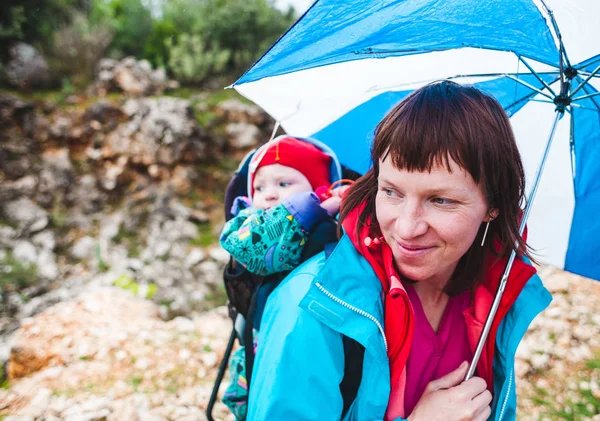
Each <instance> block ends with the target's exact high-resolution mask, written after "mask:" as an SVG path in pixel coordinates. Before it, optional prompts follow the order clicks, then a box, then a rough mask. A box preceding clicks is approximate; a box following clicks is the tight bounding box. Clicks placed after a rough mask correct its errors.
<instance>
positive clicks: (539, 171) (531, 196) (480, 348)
mask: <svg viewBox="0 0 600 421" xmlns="http://www.w3.org/2000/svg"><path fill="white" fill-rule="evenodd" d="M563 114H564V109H562V110H561V109H559V108H557V110H556V117H555V118H554V123H553V124H552V130H551V131H550V136H549V137H548V142H547V143H546V149H545V151H544V156H543V157H542V161H541V162H540V165H539V166H538V169H537V173H536V175H535V181H534V184H533V188H532V189H531V192H530V193H529V197H528V198H527V203H526V205H525V210H524V213H523V218H522V219H521V225H520V227H519V235H523V231H524V229H525V224H526V222H527V218H528V217H529V212H530V210H531V205H532V204H533V199H534V198H535V194H536V193H537V189H538V186H539V184H540V179H541V177H542V172H543V171H544V167H545V165H546V161H547V159H548V153H549V152H550V147H551V145H552V140H553V139H554V134H555V133H556V127H557V125H558V121H559V120H560V119H561V118H562V116H563ZM515 246H516V245H515ZM515 257H516V251H515V250H513V251H512V252H511V254H510V257H509V259H508V263H507V264H506V269H505V270H504V274H503V275H502V278H501V281H500V285H499V286H498V292H496V297H495V298H494V302H493V303H492V308H491V309H490V312H489V313H488V316H487V319H486V320H485V325H484V326H483V331H482V332H481V336H480V337H479V341H478V342H477V348H476V349H475V354H474V355H473V360H472V361H471V364H470V366H469V370H468V371H467V375H466V376H465V381H466V380H469V379H470V378H471V377H473V375H474V374H475V370H476V369H477V363H478V362H479V358H480V357H481V353H482V351H483V346H484V344H485V342H486V340H487V337H488V335H489V333H490V328H491V327H492V322H493V321H494V317H495V316H496V312H497V311H498V307H499V306H500V300H501V298H502V294H503V293H504V289H505V288H506V281H507V280H508V274H509V273H510V269H511V268H512V265H513V262H514V261H515Z"/></svg>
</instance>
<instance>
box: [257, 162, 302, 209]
mask: <svg viewBox="0 0 600 421" xmlns="http://www.w3.org/2000/svg"><path fill="white" fill-rule="evenodd" d="M253 187H254V196H253V197H252V206H253V207H255V208H257V209H269V208H271V207H273V206H276V205H278V204H280V203H281V202H283V201H284V200H285V199H286V198H287V197H288V196H290V195H291V194H294V193H299V192H303V191H312V187H311V185H310V182H309V181H308V179H307V178H306V177H305V176H304V174H302V173H301V172H300V171H298V170H296V169H294V168H292V167H286V166H284V165H280V164H273V165H267V166H266V167H260V168H259V169H258V171H256V175H255V176H254V185H253Z"/></svg>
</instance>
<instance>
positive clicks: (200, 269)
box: [196, 260, 223, 285]
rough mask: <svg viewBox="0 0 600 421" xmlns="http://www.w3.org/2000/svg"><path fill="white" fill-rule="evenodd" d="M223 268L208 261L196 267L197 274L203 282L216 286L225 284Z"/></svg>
mask: <svg viewBox="0 0 600 421" xmlns="http://www.w3.org/2000/svg"><path fill="white" fill-rule="evenodd" d="M222 267H223V266H222V265H219V264H218V263H216V262H214V261H212V260H207V261H205V262H202V263H200V264H199V265H198V266H196V273H198V278H200V279H201V280H202V281H203V282H206V283H209V284H212V285H216V284H220V283H222V282H223V274H222Z"/></svg>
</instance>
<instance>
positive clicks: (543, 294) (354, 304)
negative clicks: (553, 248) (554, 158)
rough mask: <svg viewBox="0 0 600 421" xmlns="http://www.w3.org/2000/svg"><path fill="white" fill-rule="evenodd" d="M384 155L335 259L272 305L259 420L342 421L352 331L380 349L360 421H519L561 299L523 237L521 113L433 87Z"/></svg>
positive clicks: (255, 389)
mask: <svg viewBox="0 0 600 421" xmlns="http://www.w3.org/2000/svg"><path fill="white" fill-rule="evenodd" d="M372 160H373V168H371V169H370V170H369V172H367V174H365V175H364V176H363V177H362V178H361V179H359V180H358V181H357V182H356V183H355V184H354V185H353V186H352V187H351V189H350V190H349V191H348V193H347V195H346V197H345V199H344V202H343V206H342V213H341V217H340V219H341V220H342V224H343V228H344V235H343V237H342V238H341V240H340V242H339V244H338V245H337V247H336V248H335V250H334V251H333V252H332V253H331V255H330V256H328V257H327V256H325V255H319V256H317V257H315V258H314V259H312V260H310V261H308V262H306V263H305V264H303V265H302V266H300V267H299V268H298V269H296V270H295V271H294V272H292V274H290V275H289V276H288V277H287V278H286V279H285V280H284V281H283V282H282V284H281V285H280V286H279V287H278V288H277V289H276V290H275V291H274V292H273V293H272V295H271V296H270V298H269V301H268V302H267V305H266V307H265V312H264V315H263V319H262V324H261V337H260V340H259V345H258V353H257V359H256V362H255V366H254V371H253V384H252V387H251V391H250V400H249V402H250V403H249V416H248V419H250V420H339V419H341V417H342V405H343V402H342V397H341V394H340V389H339V384H340V381H341V380H342V377H343V375H344V350H343V345H342V341H343V337H344V336H347V337H350V338H352V339H354V340H356V341H358V342H359V343H360V344H362V345H363V346H364V347H365V354H364V361H363V370H362V378H361V382H360V387H359V389H358V393H357V395H356V399H355V400H354V402H353V404H352V406H351V408H350V410H349V412H348V413H347V414H346V416H345V419H349V420H361V421H362V420H404V419H408V420H411V421H418V420H427V421H433V420H444V421H453V420H486V419H488V418H489V419H493V420H501V419H502V420H511V419H515V417H516V416H515V411H516V394H515V383H514V355H515V352H516V348H517V345H518V343H519V341H520V340H521V338H522V336H523V334H524V332H525V330H526V329H527V326H528V325H529V323H530V322H531V321H532V320H533V318H534V317H535V316H536V315H537V314H538V313H539V312H540V311H542V310H543V309H544V308H545V307H546V306H547V305H548V304H549V302H550V295H549V293H548V292H547V291H546V290H545V289H544V288H543V286H542V284H541V282H540V279H539V278H538V276H537V275H535V269H534V268H533V267H532V266H531V265H530V264H529V260H528V259H527V256H528V250H527V246H526V244H525V241H524V240H523V239H521V237H520V236H519V218H520V215H521V209H520V204H521V203H522V202H523V189H524V172H523V167H522V164H521V158H520V156H519V152H518V149H517V146H516V143H515V140H514V135H513V133H512V130H511V127H510V122H509V120H508V117H507V116H506V114H505V113H504V111H503V109H502V107H501V106H500V105H499V104H498V103H497V102H496V101H495V100H494V99H493V98H491V97H489V96H487V95H485V94H484V93H482V92H480V91H478V90H477V89H475V88H472V87H465V86H461V85H458V84H455V83H453V82H448V81H444V82H441V83H435V84H432V85H428V86H426V87H424V88H421V89H419V90H417V91H415V92H414V93H412V94H411V95H409V96H408V97H407V98H406V99H405V100H404V101H402V102H401V103H400V104H398V105H397V106H396V107H395V108H394V109H393V110H392V111H391V112H390V113H389V114H388V115H387V116H386V117H385V118H384V119H383V120H382V121H381V122H380V124H379V125H378V127H377V129H376V132H375V138H374V142H373V146H372ZM515 247H516V250H517V253H518V258H517V259H516V260H515V263H514V265H513V267H512V270H511V273H510V276H509V279H508V284H507V287H506V290H505V292H504V295H503V298H502V301H501V304H500V308H499V311H498V313H497V316H496V319H495V321H494V323H493V326H492V329H491V332H490V335H489V337H488V340H487V342H486V345H485V348H484V350H483V354H482V357H481V359H480V361H479V363H478V365H477V376H475V377H473V378H471V379H469V380H468V381H464V377H465V374H466V371H467V368H468V364H467V362H469V361H470V360H471V358H472V356H473V353H474V349H475V347H476V344H477V339H478V338H479V335H480V333H481V330H482V328H483V324H484V322H485V318H486V315H487V314H488V311H489V309H490V307H491V303H492V300H493V297H494V294H495V292H496V289H497V286H498V283H499V280H500V276H501V274H502V272H503V270H504V268H505V264H506V261H507V257H508V256H509V254H510V252H511V251H512V250H513V248H515Z"/></svg>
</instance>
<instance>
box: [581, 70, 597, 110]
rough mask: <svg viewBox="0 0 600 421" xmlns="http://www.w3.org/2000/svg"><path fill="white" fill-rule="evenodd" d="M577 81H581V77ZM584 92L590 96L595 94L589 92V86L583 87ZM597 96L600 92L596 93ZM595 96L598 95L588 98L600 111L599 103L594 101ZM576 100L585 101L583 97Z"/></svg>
mask: <svg viewBox="0 0 600 421" xmlns="http://www.w3.org/2000/svg"><path fill="white" fill-rule="evenodd" d="M577 79H579V81H581V78H580V77H579V76H577ZM583 90H584V92H585V93H586V94H588V95H590V94H592V93H593V92H590V91H589V90H588V87H587V86H584V87H583ZM596 94H598V92H596ZM595 96H596V95H590V96H588V98H589V99H590V101H592V103H593V104H594V105H595V106H596V108H598V111H600V105H598V103H597V102H596V100H595V99H594V97H595ZM576 99H577V100H581V99H583V97H579V98H576Z"/></svg>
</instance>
